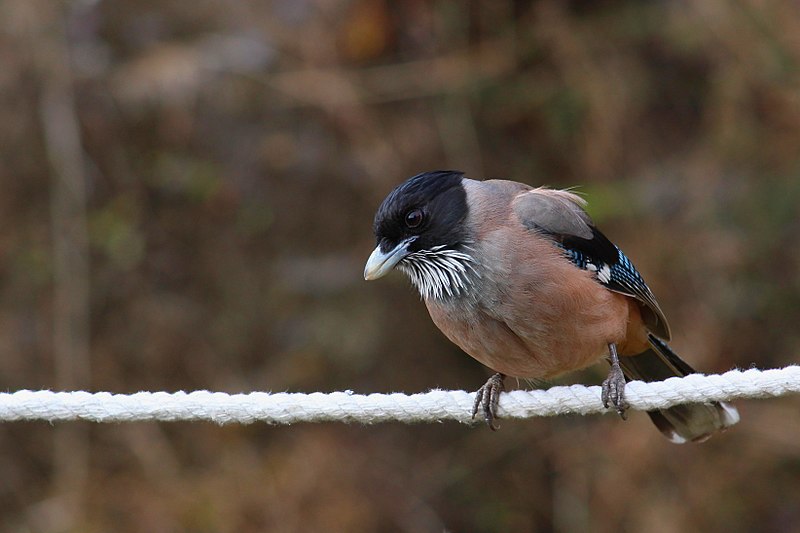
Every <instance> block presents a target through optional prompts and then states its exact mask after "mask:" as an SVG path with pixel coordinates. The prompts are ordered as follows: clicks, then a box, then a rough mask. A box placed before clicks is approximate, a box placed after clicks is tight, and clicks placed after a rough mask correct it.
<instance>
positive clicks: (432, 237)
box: [364, 170, 476, 299]
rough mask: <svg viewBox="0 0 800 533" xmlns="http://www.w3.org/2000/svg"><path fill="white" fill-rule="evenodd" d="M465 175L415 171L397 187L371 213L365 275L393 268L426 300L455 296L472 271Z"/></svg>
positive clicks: (377, 274)
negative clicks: (371, 233)
mask: <svg viewBox="0 0 800 533" xmlns="http://www.w3.org/2000/svg"><path fill="white" fill-rule="evenodd" d="M463 179H464V175H463V173H461V172H458V171H452V170H447V171H442V170H440V171H435V172H425V173H423V174H418V175H416V176H414V177H413V178H410V179H408V180H407V181H406V182H405V183H402V184H401V185H399V186H398V187H396V188H395V189H394V190H393V191H392V192H390V193H389V195H388V196H387V197H386V199H385V200H384V201H383V203H382V204H381V206H380V207H379V208H378V212H377V213H376V214H375V223H374V226H373V230H374V231H375V238H376V241H377V246H376V247H375V250H374V251H373V252H372V255H370V257H369V260H368V261H367V265H366V267H365V268H364V279H367V280H373V279H378V278H381V277H383V276H385V275H386V274H388V273H389V272H390V271H391V270H392V269H393V268H394V267H397V268H398V269H400V270H402V271H403V272H404V273H405V274H407V275H408V276H409V277H410V278H411V281H412V282H413V283H414V285H415V286H416V287H417V289H419V291H420V294H421V295H422V296H423V297H424V298H437V299H441V298H444V297H449V296H458V295H460V294H461V293H462V292H463V291H464V289H466V287H467V286H468V285H469V284H470V283H471V278H472V276H473V275H476V272H475V269H474V266H473V263H474V260H473V258H472V256H471V255H470V253H469V252H470V248H469V244H470V240H469V236H468V234H467V228H466V226H465V223H464V222H465V219H466V216H467V213H468V207H467V195H466V191H465V189H464V185H463Z"/></svg>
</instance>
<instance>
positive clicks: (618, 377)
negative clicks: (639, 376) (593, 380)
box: [601, 344, 628, 420]
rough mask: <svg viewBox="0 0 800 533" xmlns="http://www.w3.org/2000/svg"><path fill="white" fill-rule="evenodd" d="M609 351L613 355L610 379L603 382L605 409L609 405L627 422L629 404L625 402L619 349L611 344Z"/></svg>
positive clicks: (623, 375) (623, 378)
mask: <svg viewBox="0 0 800 533" xmlns="http://www.w3.org/2000/svg"><path fill="white" fill-rule="evenodd" d="M608 347H609V351H610V353H611V369H610V370H609V371H608V377H607V378H606V379H605V381H603V394H602V396H601V398H602V400H603V407H605V408H606V409H607V408H608V406H609V403H610V404H611V405H613V406H614V409H616V410H617V413H618V414H619V416H620V418H622V419H623V420H625V418H627V416H626V414H625V411H626V410H627V409H628V402H627V401H626V400H625V374H623V373H622V368H620V366H619V358H618V357H617V347H616V346H614V345H613V344H610V345H609V346H608Z"/></svg>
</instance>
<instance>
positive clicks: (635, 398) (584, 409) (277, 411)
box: [0, 365, 800, 424]
mask: <svg viewBox="0 0 800 533" xmlns="http://www.w3.org/2000/svg"><path fill="white" fill-rule="evenodd" d="M798 392H800V366H797V365H792V366H788V367H785V368H780V369H773V370H758V369H750V370H744V371H742V370H731V371H730V372H726V373H724V374H719V375H702V374H693V375H690V376H686V377H683V378H670V379H667V380H665V381H659V382H653V383H644V382H641V381H632V382H630V383H628V385H627V387H626V389H625V393H626V398H627V400H628V402H629V404H630V407H631V408H632V409H637V410H652V409H664V408H667V407H671V406H673V405H677V404H681V403H700V402H710V401H723V400H736V399H742V398H770V397H776V396H783V395H785V394H790V393H798ZM473 394H474V393H471V392H466V391H445V390H432V391H430V392H426V393H421V394H411V395H407V394H400V393H393V394H368V395H363V394H354V393H352V392H350V391H345V392H330V393H321V392H314V393H310V394H303V393H287V392H280V393H268V392H251V393H248V394H227V393H223V392H209V391H194V392H188V393H187V392H175V393H168V392H138V393H136V394H111V393H109V392H95V393H90V392H85V391H75V392H53V391H48V390H40V391H29V390H21V391H17V392H13V393H0V421H4V422H10V421H20V420H46V421H50V422H65V421H70V420H89V421H92V422H143V421H161V422H175V421H179V420H192V421H201V420H202V421H209V422H215V423H217V424H232V423H240V424H251V423H253V422H266V423H269V424H295V423H299V422H359V423H362V424H372V423H376V422H389V421H396V422H405V423H413V422H435V421H441V420H456V421H458V422H464V423H469V422H470V421H471V418H470V412H471V410H472V402H473ZM606 411H608V410H607V409H604V408H603V406H602V404H601V401H600V387H597V386H591V387H587V386H583V385H572V386H568V387H552V388H550V389H548V390H531V391H522V390H516V391H512V392H508V393H503V394H502V395H501V396H500V405H499V411H498V414H499V415H500V416H501V417H502V418H530V417H534V416H555V415H565V414H582V415H588V414H595V413H602V412H606Z"/></svg>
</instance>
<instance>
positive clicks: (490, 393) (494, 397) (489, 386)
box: [472, 372, 505, 431]
mask: <svg viewBox="0 0 800 533" xmlns="http://www.w3.org/2000/svg"><path fill="white" fill-rule="evenodd" d="M504 378H505V376H504V375H503V374H501V373H500V372H498V373H497V374H495V375H493V376H492V377H490V378H489V380H488V381H487V382H486V383H484V384H483V386H482V387H481V388H480V389H478V392H477V393H475V403H474V404H473V405H472V418H475V415H476V414H478V407H482V408H483V419H484V420H486V423H487V424H488V425H489V428H490V429H491V430H492V431H496V430H497V426H495V425H494V421H495V420H496V419H497V402H498V401H499V400H500V393H501V392H503V389H504V388H505V387H503V379H504Z"/></svg>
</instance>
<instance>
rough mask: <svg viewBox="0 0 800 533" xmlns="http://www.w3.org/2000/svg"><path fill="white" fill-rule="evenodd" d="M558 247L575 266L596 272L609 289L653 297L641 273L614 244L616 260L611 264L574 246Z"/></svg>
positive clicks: (646, 297)
mask: <svg viewBox="0 0 800 533" xmlns="http://www.w3.org/2000/svg"><path fill="white" fill-rule="evenodd" d="M560 247H561V249H563V250H564V252H565V253H566V255H567V258H568V259H569V260H570V261H572V263H573V264H575V266H577V267H578V268H581V269H583V270H588V271H590V272H596V275H597V280H598V281H599V282H600V283H602V284H603V285H606V286H607V287H608V288H609V289H611V290H615V291H618V292H622V293H625V294H629V295H630V296H638V297H642V298H643V299H648V297H649V298H653V293H652V292H651V291H650V288H649V287H648V286H647V284H646V283H645V282H644V279H643V278H642V275H641V274H639V271H638V270H636V267H635V266H633V263H631V260H630V259H628V257H627V256H626V255H625V254H624V253H622V250H620V249H619V248H617V247H616V246H615V248H616V250H617V261H616V262H615V263H613V264H608V263H604V262H602V261H598V260H596V259H594V258H592V257H589V256H588V255H586V254H585V253H583V252H581V251H580V250H576V249H574V248H567V247H566V246H563V245H560Z"/></svg>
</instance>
